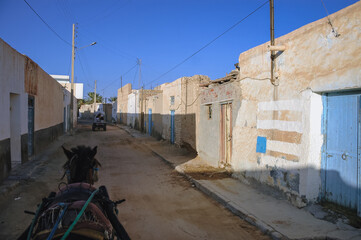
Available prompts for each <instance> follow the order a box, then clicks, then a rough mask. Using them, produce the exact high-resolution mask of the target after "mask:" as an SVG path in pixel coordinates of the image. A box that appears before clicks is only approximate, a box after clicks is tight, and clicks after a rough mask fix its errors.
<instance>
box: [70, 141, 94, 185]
mask: <svg viewBox="0 0 361 240" xmlns="http://www.w3.org/2000/svg"><path fill="white" fill-rule="evenodd" d="M63 150H64V153H65V155H66V156H67V158H68V160H67V161H66V162H65V164H64V165H63V168H64V170H65V172H66V171H69V173H70V182H83V181H86V180H88V181H89V180H90V179H87V174H88V171H89V169H92V168H94V167H98V166H101V164H100V163H99V161H98V160H96V159H95V158H94V157H95V155H96V152H97V147H94V148H93V149H92V148H91V147H86V146H84V145H79V146H77V147H73V148H71V151H69V150H67V149H65V148H64V147H63ZM90 183H91V184H92V183H93V182H90Z"/></svg>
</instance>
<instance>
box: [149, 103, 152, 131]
mask: <svg viewBox="0 0 361 240" xmlns="http://www.w3.org/2000/svg"><path fill="white" fill-rule="evenodd" d="M148 133H149V135H152V109H151V108H149V110H148Z"/></svg>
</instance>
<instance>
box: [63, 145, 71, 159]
mask: <svg viewBox="0 0 361 240" xmlns="http://www.w3.org/2000/svg"><path fill="white" fill-rule="evenodd" d="M61 147H62V148H63V151H64V153H65V155H66V157H67V158H68V159H71V158H72V157H73V155H74V153H73V152H71V151H69V150H68V149H66V148H65V147H64V146H61Z"/></svg>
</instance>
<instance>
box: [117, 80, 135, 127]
mask: <svg viewBox="0 0 361 240" xmlns="http://www.w3.org/2000/svg"><path fill="white" fill-rule="evenodd" d="M131 92H132V84H130V83H128V84H126V85H124V86H123V87H122V88H119V89H118V96H117V104H118V106H117V121H118V123H123V124H127V113H128V95H129V94H130V93H131Z"/></svg>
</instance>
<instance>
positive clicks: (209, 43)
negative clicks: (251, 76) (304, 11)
mask: <svg viewBox="0 0 361 240" xmlns="http://www.w3.org/2000/svg"><path fill="white" fill-rule="evenodd" d="M268 2H269V0H267V1H265V2H264V3H263V4H262V5H260V6H259V7H257V8H256V9H255V10H253V11H252V12H251V13H249V14H248V15H247V16H245V17H244V18H242V19H241V20H239V21H238V22H236V23H235V24H233V25H232V26H231V27H230V28H228V29H227V30H226V31H224V32H223V33H221V34H220V35H218V36H217V37H215V38H214V39H213V40H212V41H210V42H208V43H207V44H206V45H204V46H203V47H201V48H200V49H199V50H197V51H196V52H194V53H193V54H192V55H190V56H189V57H187V58H185V59H184V60H183V61H181V62H180V63H178V64H177V65H175V66H174V67H172V68H171V69H169V70H168V71H166V72H165V73H163V74H162V75H160V76H159V77H157V78H155V79H153V80H152V81H150V82H148V83H147V84H146V85H149V84H151V83H153V82H155V81H157V80H158V79H160V78H162V77H164V76H165V75H166V74H168V73H170V72H171V71H173V70H174V69H176V68H177V67H179V66H180V65H182V64H183V63H185V62H186V61H188V60H189V59H190V58H192V57H194V56H195V55H196V54H198V53H199V52H200V51H202V50H203V49H205V48H206V47H208V46H209V45H211V44H212V43H213V42H215V41H216V40H217V39H218V38H220V37H222V36H223V35H224V34H226V33H227V32H229V31H230V30H232V29H233V28H235V27H236V26H237V25H238V24H240V23H241V22H243V21H244V20H246V19H247V18H248V17H250V16H251V15H253V14H254V13H255V12H257V11H258V10H259V9H261V8H262V7H263V6H264V5H266V4H267V3H268Z"/></svg>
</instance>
